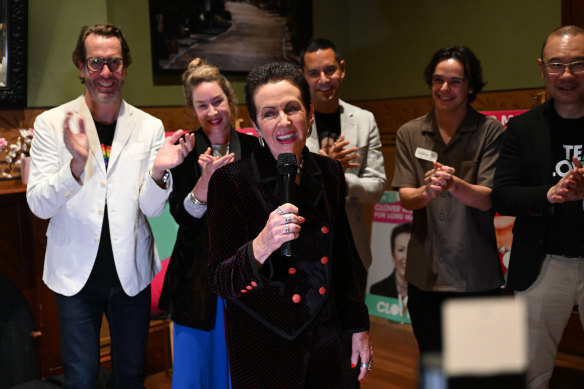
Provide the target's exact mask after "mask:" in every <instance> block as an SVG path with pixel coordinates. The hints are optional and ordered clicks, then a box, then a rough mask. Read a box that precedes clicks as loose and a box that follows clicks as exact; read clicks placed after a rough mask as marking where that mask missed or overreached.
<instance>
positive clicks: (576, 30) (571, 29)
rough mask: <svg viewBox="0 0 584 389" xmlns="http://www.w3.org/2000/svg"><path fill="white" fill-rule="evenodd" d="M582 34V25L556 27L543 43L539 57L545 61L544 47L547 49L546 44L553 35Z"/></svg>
mask: <svg viewBox="0 0 584 389" xmlns="http://www.w3.org/2000/svg"><path fill="white" fill-rule="evenodd" d="M580 34H582V35H584V28H582V27H580V26H574V25H568V26H562V27H558V28H556V29H555V30H553V31H552V32H550V34H549V35H548V36H547V37H546V38H545V40H544V41H543V45H541V53H540V54H539V59H541V60H542V61H543V49H545V45H547V42H548V39H550V38H551V37H552V36H564V35H568V36H576V35H580Z"/></svg>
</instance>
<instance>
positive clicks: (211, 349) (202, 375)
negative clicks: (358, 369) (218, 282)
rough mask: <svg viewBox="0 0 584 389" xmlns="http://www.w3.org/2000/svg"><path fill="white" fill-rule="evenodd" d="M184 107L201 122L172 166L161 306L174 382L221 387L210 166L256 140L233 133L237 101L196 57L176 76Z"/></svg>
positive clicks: (224, 364)
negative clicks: (170, 330) (211, 272)
mask: <svg viewBox="0 0 584 389" xmlns="http://www.w3.org/2000/svg"><path fill="white" fill-rule="evenodd" d="M183 85H184V94H185V99H186V103H187V106H188V107H189V108H190V109H191V110H192V112H193V114H194V115H195V116H196V117H197V119H198V121H199V123H200V125H201V128H199V129H198V130H196V131H195V132H194V133H195V149H194V150H193V152H191V153H190V154H189V155H188V156H187V157H186V158H185V160H184V162H183V163H182V164H181V165H179V166H177V167H176V168H174V169H172V177H173V179H174V190H173V192H172V194H171V195H170V198H169V204H170V212H171V214H172V216H173V217H174V219H175V220H176V222H177V223H178V225H179V229H178V234H177V239H176V243H175V246H174V250H173V252H172V256H171V258H170V263H169V265H168V270H167V272H166V276H165V279H164V286H163V290H162V294H161V297H160V304H159V305H160V308H162V309H165V310H168V311H169V312H170V315H171V318H172V320H173V321H174V324H175V326H174V328H175V330H174V368H173V378H172V386H173V387H176V388H191V387H192V388H228V387H229V386H230V380H229V364H228V360H227V350H226V346H225V334H224V326H223V309H224V308H223V304H224V303H223V300H221V299H220V298H217V296H216V295H215V294H214V293H213V292H211V291H210V290H209V286H208V282H207V274H206V267H207V258H208V241H209V238H208V234H207V212H206V211H207V205H206V204H207V187H208V185H209V179H210V178H211V176H212V175H213V172H214V171H215V170H216V169H218V168H219V167H221V166H224V165H226V164H228V163H230V162H232V161H234V160H236V159H239V158H241V157H243V156H247V155H249V154H250V153H251V150H252V148H253V147H254V145H256V144H257V139H256V138H255V137H252V136H248V135H243V134H240V133H238V132H235V130H234V129H233V123H234V121H235V119H236V117H235V116H236V105H235V101H234V95H233V91H232V90H231V87H230V85H229V81H227V79H226V78H225V77H224V76H223V75H221V73H220V72H219V69H217V67H215V66H213V65H211V64H208V63H207V62H205V61H204V60H201V59H199V58H196V59H194V60H193V61H191V62H190V64H189V66H188V68H187V70H186V71H185V72H184V74H183Z"/></svg>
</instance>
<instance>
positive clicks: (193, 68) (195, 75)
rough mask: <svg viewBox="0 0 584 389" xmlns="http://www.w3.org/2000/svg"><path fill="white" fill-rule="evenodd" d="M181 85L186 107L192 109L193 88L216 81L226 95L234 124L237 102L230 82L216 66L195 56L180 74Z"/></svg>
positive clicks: (231, 120)
mask: <svg viewBox="0 0 584 389" xmlns="http://www.w3.org/2000/svg"><path fill="white" fill-rule="evenodd" d="M182 80H183V87H184V94H185V100H186V103H187V107H189V108H190V109H192V110H193V111H194V109H195V107H194V106H193V90H194V89H195V88H196V87H197V86H199V84H201V83H203V82H216V83H217V85H219V88H221V90H222V91H223V93H225V96H227V101H228V103H229V111H230V112H231V118H230V122H231V124H232V125H235V121H236V120H237V102H236V99H235V94H234V93H233V89H231V84H229V81H228V80H227V78H225V76H223V75H222V74H221V72H219V69H218V68H217V66H214V65H211V64H210V63H208V62H207V61H205V60H204V59H201V58H195V59H193V60H192V61H191V62H189V65H188V67H187V70H185V72H184V73H183V74H182Z"/></svg>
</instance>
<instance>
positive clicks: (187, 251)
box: [158, 129, 258, 331]
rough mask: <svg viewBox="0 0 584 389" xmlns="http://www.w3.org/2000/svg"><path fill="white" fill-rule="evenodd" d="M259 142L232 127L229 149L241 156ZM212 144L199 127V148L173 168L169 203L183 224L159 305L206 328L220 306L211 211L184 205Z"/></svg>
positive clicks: (180, 321) (175, 317)
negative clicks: (210, 277)
mask: <svg viewBox="0 0 584 389" xmlns="http://www.w3.org/2000/svg"><path fill="white" fill-rule="evenodd" d="M257 143H258V141H257V138H255V137H253V136H250V135H245V134H241V133H239V132H236V131H235V130H233V129H232V130H231V134H230V137H229V151H230V152H232V153H235V158H236V159H240V158H242V157H246V156H249V154H250V153H251V151H252V149H253V148H254V145H256V144H257ZM210 146H211V142H210V141H209V138H207V135H205V133H204V132H203V130H202V129H199V130H197V131H196V132H195V149H194V150H193V151H192V152H191V153H190V154H189V155H187V157H186V158H185V160H184V161H183V163H182V164H180V165H178V166H177V167H175V168H174V169H172V170H171V173H172V177H173V181H174V188H173V191H172V193H171V194H170V197H169V206H170V213H171V214H172V216H173V217H174V220H175V221H176V222H177V223H178V226H179V227H178V232H177V237H176V243H175V245H174V249H173V251H172V255H171V257H170V262H169V264H168V269H167V270H166V275H165V277H164V284H163V287H162V292H161V295H160V301H159V303H158V305H159V308H161V309H164V310H166V311H168V312H170V316H171V318H172V320H173V321H174V322H176V323H178V324H180V325H182V326H186V327H192V328H196V329H200V330H205V331H209V330H211V329H213V328H215V313H216V309H217V296H216V295H215V294H214V293H213V292H211V291H210V290H209V284H208V282H207V272H206V269H207V259H208V255H209V237H208V233H207V214H205V215H203V217H202V218H200V219H197V218H194V217H192V216H191V215H190V214H189V213H188V212H187V211H186V210H185V208H184V199H185V197H186V196H187V195H188V193H189V192H190V191H192V190H193V188H194V186H195V183H196V182H197V181H198V179H199V178H200V176H201V173H202V172H201V167H200V166H199V164H198V162H197V161H198V160H199V155H201V154H203V153H204V152H205V150H207V148H208V147H210Z"/></svg>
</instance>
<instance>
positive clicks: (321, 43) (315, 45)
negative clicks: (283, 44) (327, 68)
mask: <svg viewBox="0 0 584 389" xmlns="http://www.w3.org/2000/svg"><path fill="white" fill-rule="evenodd" d="M326 49H331V50H332V51H333V52H334V53H335V59H336V60H337V62H338V63H339V64H340V63H341V61H342V58H341V55H340V54H339V50H337V46H336V45H335V44H334V43H333V42H331V41H329V40H328V39H325V38H312V39H311V40H309V41H308V44H307V45H306V47H305V48H304V50H302V52H301V53H300V67H301V68H302V69H304V65H305V64H304V56H305V55H306V53H314V52H315V51H318V50H326Z"/></svg>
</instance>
